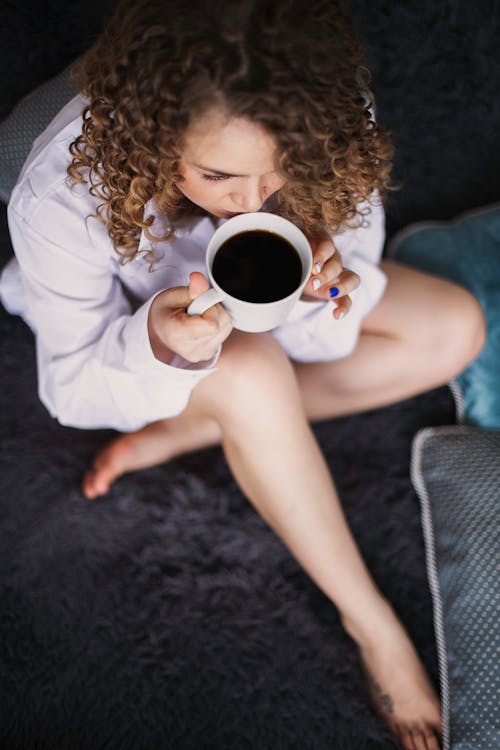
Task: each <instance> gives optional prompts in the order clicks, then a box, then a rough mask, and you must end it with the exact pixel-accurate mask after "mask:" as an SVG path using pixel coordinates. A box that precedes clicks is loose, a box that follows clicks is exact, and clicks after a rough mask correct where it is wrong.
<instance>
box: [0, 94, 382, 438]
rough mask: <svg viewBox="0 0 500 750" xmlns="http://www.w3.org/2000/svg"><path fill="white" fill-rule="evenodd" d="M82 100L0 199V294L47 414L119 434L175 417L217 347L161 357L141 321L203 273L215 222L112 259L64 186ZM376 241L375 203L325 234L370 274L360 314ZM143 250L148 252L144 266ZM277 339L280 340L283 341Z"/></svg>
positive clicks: (78, 189)
mask: <svg viewBox="0 0 500 750" xmlns="http://www.w3.org/2000/svg"><path fill="white" fill-rule="evenodd" d="M84 105H85V101H84V100H83V99H82V98H81V97H80V96H77V97H75V98H74V99H73V100H72V101H71V102H69V103H68V104H67V105H66V106H65V107H64V108H63V110H61V112H60V113H59V114H58V115H57V116H56V118H55V119H54V120H53V121H52V123H51V124H50V125H49V127H48V128H47V129H46V131H45V132H44V133H42V135H41V136H40V137H39V138H38V139H37V140H36V141H35V143H34V144H33V148H32V150H31V152H30V154H29V156H28V159H27V161H26V163H25V165H24V167H23V170H22V173H21V175H20V178H19V180H18V183H17V185H16V187H15V188H14V190H13V193H12V196H11V200H10V203H9V208H8V219H9V228H10V233H11V238H12V243H13V247H14V251H15V254H16V258H17V261H16V259H13V260H12V261H11V262H10V263H9V264H8V266H7V267H6V269H5V270H4V272H3V274H2V277H1V280H0V297H1V299H2V301H3V303H4V305H5V307H6V308H7V310H9V311H10V312H12V313H14V314H18V315H21V316H22V317H23V318H24V320H25V321H26V322H27V323H28V325H29V326H30V327H31V329H32V330H33V332H34V333H35V336H36V349H37V366H38V377H39V396H40V399H41V400H42V402H43V403H44V404H45V406H46V407H47V409H48V410H49V412H50V414H51V415H52V416H54V417H57V419H58V420H59V421H60V422H61V423H62V424H66V425H72V426H75V427H82V428H101V427H103V428H115V429H118V430H121V431H129V430H135V429H138V428H140V427H142V426H144V425H145V424H147V423H149V422H153V421H155V420H158V419H162V418H166V417H171V416H174V415H175V414H179V413H180V412H181V411H182V410H183V409H184V408H185V406H186V404H187V401H188V399H189V394H190V393H191V390H192V389H193V387H194V386H195V385H196V383H198V382H199V381H200V380H201V379H202V378H204V377H206V376H207V375H209V374H210V373H211V372H212V371H213V369H214V367H215V365H216V361H217V358H218V355H217V356H216V357H214V359H213V360H212V361H210V362H202V363H197V364H192V363H189V362H187V361H185V360H183V359H182V358H181V357H176V358H175V359H174V360H173V361H172V363H171V364H170V365H167V364H164V363H163V362H160V361H159V360H157V359H156V358H155V357H154V355H153V352H152V349H151V345H150V341H149V336H148V331H147V319H148V312H149V307H150V305H151V302H152V301H153V299H154V297H155V296H156V295H157V294H158V293H159V292H160V291H162V290H164V289H167V288H170V287H174V286H185V285H187V284H188V283H189V273H190V272H191V271H195V270H197V271H201V272H203V273H204V272H205V263H204V253H205V248H206V246H207V244H208V240H209V239H210V237H211V235H212V234H213V232H214V231H215V229H216V228H217V226H218V225H219V224H220V223H221V220H213V219H210V218H208V217H204V218H201V219H199V220H195V221H192V222H191V224H190V225H186V226H183V228H182V229H178V230H176V233H175V237H174V238H173V240H171V241H170V242H168V243H165V242H163V243H161V242H160V243H154V244H153V243H151V242H150V241H149V240H148V239H147V238H146V236H145V234H144V233H143V234H142V236H141V239H140V244H139V253H138V256H137V258H135V259H134V260H133V261H132V262H128V263H126V264H121V263H120V262H119V256H118V254H117V253H116V251H115V250H114V248H113V245H112V242H111V240H110V238H109V236H108V234H107V229H106V226H105V225H104V224H102V223H101V222H100V221H98V220H97V219H95V218H92V214H95V211H96V206H97V204H98V200H97V199H96V198H94V197H92V196H91V195H90V194H89V192H88V185H77V186H73V187H70V186H69V184H68V181H67V174H66V169H67V166H68V163H69V161H70V158H71V157H70V154H69V151H68V147H69V144H70V143H71V142H72V141H73V140H74V139H75V138H76V137H77V135H79V133H80V132H81V122H82V121H81V111H82V109H83V106H84ZM148 214H152V215H153V216H154V217H155V224H154V225H153V227H152V228H151V230H152V232H153V234H160V233H161V231H162V229H163V228H165V226H166V224H165V222H166V219H165V217H162V216H161V215H159V214H158V213H157V212H156V210H155V206H154V203H153V202H150V203H149V204H148V206H146V210H145V215H146V216H147V215H148ZM383 238H384V233H383V211H382V209H381V208H379V209H375V210H374V211H373V212H372V215H371V217H370V224H369V226H367V227H365V229H357V230H348V231H347V232H344V233H343V234H341V235H339V236H337V237H336V238H335V242H336V245H337V247H338V249H339V250H340V251H341V254H342V256H343V260H344V265H346V266H347V267H349V268H352V269H353V270H355V271H357V272H358V273H360V275H361V276H362V277H363V276H364V277H365V279H368V280H370V279H371V283H368V284H365V285H364V287H365V290H364V292H363V293H360V294H359V295H358V297H359V303H358V305H357V307H358V314H359V315H363V314H366V312H367V311H368V310H369V309H370V308H371V307H372V306H373V304H374V303H375V302H376V301H377V300H378V298H379V297H380V295H381V293H382V291H383V286H384V283H385V281H384V276H383V274H382V273H381V272H380V270H379V269H378V268H376V264H377V262H378V259H379V258H380V254H381V250H382V244H383ZM152 250H153V251H154V255H155V256H156V258H157V259H158V260H157V262H156V263H153V264H152V263H151V260H152V257H153V256H152V254H151V251H152ZM346 256H347V257H346ZM346 261H347V262H346ZM356 294H357V293H355V295H356ZM353 301H354V300H353ZM304 305H305V307H304ZM327 305H329V303H323V302H320V303H304V302H299V303H297V310H294V311H293V313H292V315H291V316H290V324H289V325H288V327H286V325H285V327H284V328H283V330H282V331H281V332H280V331H279V330H277V331H276V336H277V338H278V339H279V338H280V333H281V336H282V338H284V339H286V338H287V337H288V338H289V337H290V334H289V333H286V331H289V330H290V326H291V324H292V323H293V321H294V320H296V321H299V319H303V318H305V317H309V318H310V317H311V316H312V315H313V314H314V312H315V311H319V309H320V308H321V309H323V308H325V306H327ZM354 306H355V305H353V307H354ZM351 315H352V313H351V314H350V315H349V316H347V318H349V317H350V316H351ZM328 317H329V318H331V315H329V316H328ZM352 319H353V320H354V319H355V315H354V316H353V318H352ZM331 320H333V318H331ZM334 322H335V321H334ZM351 327H352V326H351ZM339 330H340V329H339ZM346 330H347V329H346ZM282 343H284V345H285V348H286V340H285V341H283V342H282ZM292 349H293V347H292ZM291 353H292V354H293V351H292V352H291ZM297 358H299V359H300V353H298V354H297ZM304 358H308V357H304ZM319 358H321V357H319Z"/></svg>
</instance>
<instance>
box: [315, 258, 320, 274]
mask: <svg viewBox="0 0 500 750" xmlns="http://www.w3.org/2000/svg"><path fill="white" fill-rule="evenodd" d="M314 270H315V271H316V273H321V263H320V262H319V260H317V261H316V263H315V264H314Z"/></svg>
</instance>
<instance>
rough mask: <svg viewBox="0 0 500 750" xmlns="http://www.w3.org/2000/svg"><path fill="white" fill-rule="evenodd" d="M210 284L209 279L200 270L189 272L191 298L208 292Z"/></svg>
mask: <svg viewBox="0 0 500 750" xmlns="http://www.w3.org/2000/svg"><path fill="white" fill-rule="evenodd" d="M209 286H210V285H209V283H208V281H207V280H206V278H205V277H204V276H203V274H202V273H199V271H193V272H192V273H190V274H189V297H190V299H191V300H193V299H196V297H199V296H200V294H203V292H206V291H207V289H208V287H209Z"/></svg>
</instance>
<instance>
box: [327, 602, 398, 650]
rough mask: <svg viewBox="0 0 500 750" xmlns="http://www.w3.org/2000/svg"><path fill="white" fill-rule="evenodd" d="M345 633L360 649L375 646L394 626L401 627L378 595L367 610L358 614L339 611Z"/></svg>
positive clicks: (388, 605) (387, 605)
mask: <svg viewBox="0 0 500 750" xmlns="http://www.w3.org/2000/svg"><path fill="white" fill-rule="evenodd" d="M340 618H341V620H342V624H343V626H344V628H345V630H346V632H347V634H348V635H349V636H350V637H351V638H352V639H353V641H354V642H355V643H357V645H358V646H359V647H360V648H361V649H369V648H370V647H372V646H374V647H375V648H376V647H377V646H378V645H380V642H381V639H384V638H385V637H387V636H389V635H390V634H391V632H393V631H394V628H395V627H396V628H398V629H399V630H401V629H402V626H401V623H400V622H399V620H398V618H397V616H396V614H395V613H394V610H393V608H392V607H391V605H390V604H389V602H388V601H387V600H386V599H384V598H383V597H379V598H378V600H377V601H375V602H374V603H373V606H371V607H370V609H369V610H365V611H364V612H363V613H362V614H361V615H359V616H352V615H347V614H343V613H342V612H341V613H340Z"/></svg>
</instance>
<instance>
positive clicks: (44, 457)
mask: <svg viewBox="0 0 500 750" xmlns="http://www.w3.org/2000/svg"><path fill="white" fill-rule="evenodd" d="M112 5H113V4H112V3H110V2H109V1H108V2H107V3H106V4H102V3H99V2H98V0H94V2H85V3H83V2H77V1H76V0H72V2H63V0H45V1H44V2H38V3H36V4H35V3H33V6H32V7H31V6H30V5H29V4H28V5H27V4H26V3H24V4H22V5H21V4H17V3H14V2H13V0H7V3H6V6H5V8H4V9H3V10H2V27H3V34H2V45H3V46H2V50H1V56H0V61H1V67H2V71H1V72H2V87H3V88H2V92H3V98H2V102H1V103H0V104H1V107H2V109H1V112H2V113H3V114H5V113H6V112H7V111H8V109H9V108H10V107H11V106H12V105H13V104H14V103H15V101H16V99H17V98H19V96H21V95H22V94H23V93H26V92H27V91H28V90H30V89H31V88H32V87H33V86H34V85H36V84H37V83H39V82H41V80H43V79H44V78H46V77H48V76H50V75H52V74H54V73H56V72H57V71H58V70H59V69H60V68H61V67H62V66H63V65H65V64H66V63H67V62H69V60H70V59H72V58H73V57H74V56H75V55H76V54H78V53H79V52H80V51H81V50H82V49H83V48H84V47H85V46H86V44H87V43H88V42H89V40H90V39H91V38H92V35H93V34H94V33H95V30H96V28H97V26H98V24H99V21H100V19H101V18H102V17H103V15H105V13H106V7H108V8H109V7H112ZM305 7H306V4H305ZM353 10H354V13H355V17H356V22H357V24H358V26H359V29H360V32H361V34H362V36H363V37H364V39H365V41H366V46H367V57H368V61H369V63H370V64H371V66H372V68H373V70H374V72H375V88H376V91H377V94H378V116H379V119H380V121H381V122H382V123H383V124H384V125H386V126H387V127H388V128H389V129H390V130H391V131H392V132H393V137H394V141H395V143H396V146H397V148H398V152H397V159H396V178H397V179H398V180H399V181H400V182H401V184H402V189H401V190H399V191H398V192H397V193H394V194H393V195H392V196H391V199H390V201H389V204H388V227H389V232H392V231H394V229H396V228H398V227H399V226H402V225H404V224H406V223H408V222H409V221H412V220H415V219H421V218H447V217H449V216H451V215H452V214H454V213H456V212H458V211H461V210H463V209H465V208H470V207H472V206H475V205H479V204H481V203H486V202H490V201H492V200H496V199H498V195H499V192H500V191H499V187H500V170H499V169H498V156H494V155H495V154H496V147H497V144H496V140H495V137H496V135H497V128H498V114H499V111H498V110H499V106H500V103H499V98H498V96H497V92H496V83H497V82H498V80H499V72H500V71H499V68H500V61H499V59H498V55H497V52H496V50H497V36H498V31H499V27H500V23H499V19H498V7H497V4H496V3H493V2H491V3H487V2H483V3H481V2H475V3H473V4H470V3H469V2H466V1H465V0H464V1H463V2H451V0H443V1H442V2H439V3H436V2H435V0H420V1H419V2H416V0H409V1H408V2H405V3H399V2H392V1H391V2H390V1H389V0H387V1H386V2H377V3H370V2H368V0H364V1H363V0H354V1H353ZM495 10H496V14H495ZM483 17H484V18H485V19H486V20H484V21H483V20H482V18H483ZM4 83H5V91H4ZM0 230H1V231H0V241H1V244H2V254H3V256H4V257H7V256H8V254H9V252H10V247H9V243H8V237H7V234H6V226H5V216H4V213H3V214H2V216H1V218H0ZM0 346H1V351H2V370H1V373H0V384H1V387H0V399H1V409H0V421H1V426H0V439H1V441H2V451H1V462H2V472H1V477H0V482H1V485H0V486H1V497H2V514H1V517H2V523H1V527H0V534H1V536H0V571H1V579H0V587H1V588H0V601H1V608H0V746H1V747H2V748H6V749H12V750H14V749H16V750H17V749H18V748H19V750H21V748H22V749H23V750H59V749H61V750H63V749H64V750H66V748H67V749H68V750H101V749H102V750H104V749H106V750H127V749H128V748H130V750H142V749H143V748H144V750H157V749H158V750H163V749H165V750H166V749H167V748H175V749H176V750H177V749H182V750H184V749H186V750H187V749H191V748H192V750H202V749H204V748H206V749H207V750H234V749H235V748H248V749H249V750H250V749H251V750H255V749H256V748H258V749H259V750H267V749H269V750H292V749H294V748H297V749H299V748H300V750H306V749H307V750H309V749H310V750H327V748H328V750H331V749H332V748H335V749H336V750H337V749H338V750H344V749H345V750H358V749H359V750H364V749H366V750H368V749H369V750H379V749H382V748H387V749H389V748H393V747H395V745H394V743H393V742H392V740H391V739H390V737H389V735H388V733H387V732H386V730H385V728H384V726H383V725H382V724H381V723H380V721H379V720H378V719H377V717H376V716H375V715H374V713H373V712H372V710H371V708H370V703H369V700H368V696H367V691H366V687H365V684H364V680H363V678H362V675H361V672H360V669H359V664H358V660H357V655H356V650H355V648H354V647H353V645H352V643H351V642H350V641H349V639H348V638H347V637H346V635H345V634H344V633H343V631H342V628H341V626H340V623H339V620H338V616H337V613H336V611H335V608H334V607H333V606H332V605H331V604H330V602H329V601H328V600H327V599H326V597H325V596H324V595H323V594H321V593H320V592H319V591H318V589H317V588H316V587H315V585H314V584H313V583H312V582H311V581H310V579H309V578H308V577H307V576H306V575H305V574H304V573H303V572H302V570H301V569H300V567H299V566H298V564H297V563H296V562H295V561H294V560H293V558H291V556H290V554H289V552H288V551H287V550H286V549H285V548H284V546H283V545H282V544H281V542H280V541H279V539H277V538H276V536H275V535H274V534H273V533H272V532H271V531H270V530H269V529H268V528H267V527H266V525H265V523H264V522H263V521H262V520H261V519H260V518H259V516H258V515H257V514H256V512H255V511H254V510H253V509H252V507H251V506H250V505H249V504H248V502H247V501H246V499H245V498H244V497H243V496H242V494H241V493H240V492H239V490H238V489H237V487H236V486H235V484H234V482H233V480H232V479H231V476H230V474H229V472H228V469H227V466H226V464H225V461H224V458H223V456H222V453H221V451H220V450H219V449H211V450H207V451H204V452H200V453H198V454H196V455H192V456H189V457H184V458H182V459H178V460H175V461H172V462H171V463H170V464H168V465H165V466H162V467H158V468H155V469H151V470H148V471H144V472H141V473H137V474H133V475H129V476H126V477H124V478H122V479H121V480H120V481H119V482H117V484H116V485H115V486H114V488H113V490H112V492H111V493H110V495H109V496H108V497H106V498H105V499H102V500H99V501H98V502H95V503H88V502H86V501H85V500H84V498H83V496H82V494H81V492H80V489H79V482H80V478H81V475H82V472H83V470H84V469H85V467H86V465H87V464H88V461H89V460H90V458H91V456H92V455H93V453H94V452H95V451H96V449H97V448H98V447H99V446H100V445H101V444H102V443H103V442H104V441H105V440H107V439H109V437H110V433H105V432H90V431H89V432H85V431H77V430H71V429H68V428H63V427H60V426H59V425H58V424H57V423H56V422H55V421H53V420H51V419H50V417H49V416H48V415H47V413H46V412H45V410H44V409H43V407H42V406H41V405H40V404H39V402H38V400H37V396H36V373H35V364H34V348H33V340H32V337H31V334H30V333H29V331H28V330H27V329H26V327H25V326H24V325H23V324H22V323H21V322H20V321H19V320H18V319H14V318H10V317H9V316H7V315H6V314H5V313H2V314H1V315H0ZM75 397H78V396H77V394H76V395H75ZM453 420H454V411H453V404H452V400H451V397H450V394H449V392H448V390H447V389H445V388H442V389H439V390H437V391H434V392H432V393H428V394H424V395H423V396H421V397H419V398H416V399H411V400H409V401H406V402H404V403H402V404H398V405H396V406H393V407H390V408H386V409H381V410H378V411H374V412H370V413H368V414H363V415H358V416H354V417H350V418H345V419H338V420H332V421H329V422H325V423H322V424H321V425H318V426H317V427H316V430H317V434H318V438H319V440H320V442H321V445H322V447H323V449H324V451H325V454H326V456H327V459H328V462H329V464H330V466H331V469H332V472H333V474H334V476H335V477H336V481H337V484H338V487H339V490H340V494H341V496H342V498H343V502H344V506H345V509H346V513H347V516H348V519H349V521H350V523H351V526H352V529H353V531H354V534H355V536H356V538H357V539H358V541H359V544H360V546H361V549H362V552H363V554H364V555H365V557H366V560H367V562H368V564H369V566H370V568H371V570H372V571H373V574H374V576H375V578H376V580H377V582H378V583H379V585H380V586H381V588H382V589H383V591H384V592H385V593H386V594H387V596H388V597H389V598H390V599H391V600H392V602H393V603H394V605H395V607H396V609H397V610H398V612H399V613H400V615H401V617H402V619H403V620H404V622H405V623H406V625H407V627H408V629H409V631H410V633H411V635H412V636H413V638H414V639H415V642H416V644H417V646H418V648H419V650H420V653H421V654H422V656H423V659H424V661H425V663H426V665H427V667H428V668H429V670H430V672H431V674H432V675H433V676H434V678H435V677H436V671H437V670H436V660H435V652H434V641H433V632H432V620H431V605H430V598H429V594H428V588H427V582H426V575H425V566H424V555H423V543H422V535H421V529H420V518H419V508H418V502H417V498H416V496H415V494H414V492H413V490H412V487H411V484H410V481H409V477H408V473H409V455H410V445H411V440H412V437H413V435H414V434H415V432H416V431H417V430H418V429H419V428H420V427H422V426H427V425H435V424H446V423H451V422H453Z"/></svg>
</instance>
